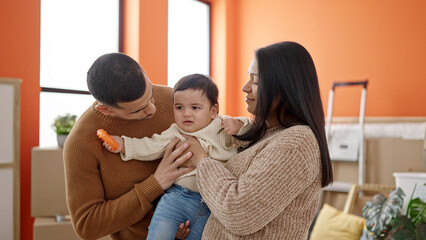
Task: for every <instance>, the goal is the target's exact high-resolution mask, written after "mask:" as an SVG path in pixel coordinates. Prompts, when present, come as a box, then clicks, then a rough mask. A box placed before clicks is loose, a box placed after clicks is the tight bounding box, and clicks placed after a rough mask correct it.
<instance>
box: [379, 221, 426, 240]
mask: <svg viewBox="0 0 426 240" xmlns="http://www.w3.org/2000/svg"><path fill="white" fill-rule="evenodd" d="M387 239H395V240H424V239H426V224H425V223H423V222H422V223H420V224H418V225H417V227H416V225H415V224H414V223H413V222H412V221H411V219H409V218H407V217H406V216H402V215H400V216H398V217H397V218H395V219H394V220H393V221H392V230H391V231H390V232H389V235H388V237H387Z"/></svg>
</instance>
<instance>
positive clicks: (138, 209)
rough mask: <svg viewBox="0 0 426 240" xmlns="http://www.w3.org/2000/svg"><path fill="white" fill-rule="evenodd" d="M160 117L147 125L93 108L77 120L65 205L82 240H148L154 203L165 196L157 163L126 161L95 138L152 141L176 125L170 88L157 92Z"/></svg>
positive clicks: (68, 152) (67, 159)
mask: <svg viewBox="0 0 426 240" xmlns="http://www.w3.org/2000/svg"><path fill="white" fill-rule="evenodd" d="M154 97H155V101H156V104H155V105H156V108H157V112H156V113H155V114H154V116H153V117H152V118H150V119H146V120H124V119H120V118H117V117H111V116H106V115H104V114H102V113H100V112H99V111H97V110H95V109H94V106H95V104H93V105H92V106H91V107H90V108H89V109H88V110H87V111H86V112H85V113H84V114H83V115H82V116H81V117H80V118H79V119H78V121H77V123H76V124H75V126H74V127H73V129H72V131H71V134H70V135H69V136H68V138H67V141H66V143H65V147H64V163H65V174H66V190H67V202H68V207H69V210H70V213H71V218H72V223H73V226H74V228H75V230H76V232H77V234H78V235H79V236H80V237H81V238H83V239H97V238H100V237H102V236H105V235H109V234H111V235H110V237H111V238H112V239H126V240H128V239H145V238H146V235H147V232H148V226H149V223H150V220H151V217H152V213H153V211H154V206H153V205H154V204H153V202H154V200H155V199H156V198H157V197H158V196H160V195H161V194H162V193H163V190H162V189H161V187H160V185H159V184H158V182H157V180H156V179H155V178H154V177H153V175H152V174H153V173H154V171H155V169H156V168H157V165H158V163H159V161H158V160H157V161H149V162H142V161H127V162H124V161H122V160H121V158H120V154H115V153H111V152H109V151H108V150H107V149H105V148H104V147H103V146H102V144H101V140H100V139H99V138H98V137H97V136H96V130H97V129H99V128H103V129H105V130H106V131H107V132H108V133H109V134H112V135H119V136H121V135H126V136H130V137H138V138H140V137H145V136H148V137H151V136H152V135H153V134H154V133H161V132H162V131H164V130H166V129H167V128H168V127H169V126H170V125H171V124H172V123H173V122H174V119H173V108H172V99H171V89H170V88H168V87H163V86H155V87H154Z"/></svg>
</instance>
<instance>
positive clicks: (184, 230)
mask: <svg viewBox="0 0 426 240" xmlns="http://www.w3.org/2000/svg"><path fill="white" fill-rule="evenodd" d="M189 231H190V229H189V220H186V221H185V222H184V223H181V224H179V228H178V230H177V232H176V237H175V239H182V240H183V239H185V238H186V237H188V234H189Z"/></svg>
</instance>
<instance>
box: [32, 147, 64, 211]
mask: <svg viewBox="0 0 426 240" xmlns="http://www.w3.org/2000/svg"><path fill="white" fill-rule="evenodd" d="M31 159H32V164H31V216H33V217H53V216H55V215H56V214H61V215H68V214H69V211H68V207H67V203H66V195H65V175H64V163H63V160H62V159H63V157H62V149H61V148H39V147H34V148H33V149H32V154H31Z"/></svg>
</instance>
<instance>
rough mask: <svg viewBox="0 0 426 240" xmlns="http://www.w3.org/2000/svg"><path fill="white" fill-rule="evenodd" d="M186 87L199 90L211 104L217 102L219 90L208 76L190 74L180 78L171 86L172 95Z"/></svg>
mask: <svg viewBox="0 0 426 240" xmlns="http://www.w3.org/2000/svg"><path fill="white" fill-rule="evenodd" d="M187 89H192V90H201V91H202V92H203V94H205V95H206V96H207V98H208V99H209V101H210V104H211V106H214V105H215V104H218V102H217V98H218V95H219V90H218V89H217V86H216V84H215V83H214V82H213V80H212V79H211V78H210V77H209V76H206V75H203V74H191V75H187V76H185V77H183V78H181V79H180V80H179V81H178V82H177V83H176V85H175V87H174V88H173V92H172V96H174V95H175V93H176V92H178V91H184V90H187Z"/></svg>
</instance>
